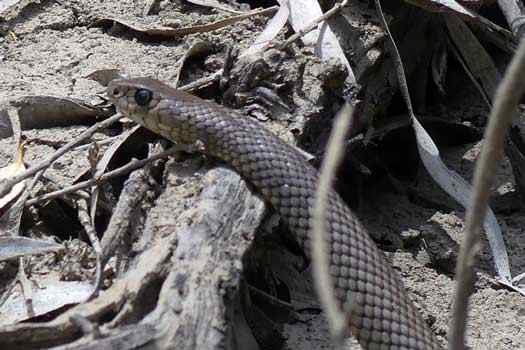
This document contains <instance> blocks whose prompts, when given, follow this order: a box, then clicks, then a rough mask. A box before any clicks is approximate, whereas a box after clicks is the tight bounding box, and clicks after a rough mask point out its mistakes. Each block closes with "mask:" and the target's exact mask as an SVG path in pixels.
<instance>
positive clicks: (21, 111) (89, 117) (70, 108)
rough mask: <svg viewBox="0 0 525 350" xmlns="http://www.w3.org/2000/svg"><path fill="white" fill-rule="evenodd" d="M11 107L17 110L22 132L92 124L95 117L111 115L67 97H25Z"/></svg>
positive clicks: (13, 102) (101, 109) (99, 108)
mask: <svg viewBox="0 0 525 350" xmlns="http://www.w3.org/2000/svg"><path fill="white" fill-rule="evenodd" d="M11 105H13V106H15V107H17V108H18V117H19V119H20V128H22V130H27V129H40V128H49V127H55V126H71V125H83V124H94V123H95V122H96V118H97V117H99V116H110V115H111V114H112V113H111V111H110V110H109V109H104V108H101V107H97V106H93V105H91V104H88V103H86V102H84V101H82V100H78V99H74V98H69V97H53V96H25V97H22V98H20V99H18V100H15V101H12V102H11Z"/></svg>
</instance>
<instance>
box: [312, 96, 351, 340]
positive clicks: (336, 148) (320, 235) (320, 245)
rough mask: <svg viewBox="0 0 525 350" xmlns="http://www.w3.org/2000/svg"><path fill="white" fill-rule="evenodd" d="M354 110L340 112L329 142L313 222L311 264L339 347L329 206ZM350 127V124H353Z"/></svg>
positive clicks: (341, 322)
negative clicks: (327, 230) (332, 273)
mask: <svg viewBox="0 0 525 350" xmlns="http://www.w3.org/2000/svg"><path fill="white" fill-rule="evenodd" d="M352 113H353V108H352V106H351V105H349V104H345V106H344V107H343V108H342V109H341V111H339V113H338V115H337V117H336V119H335V122H334V126H333V127H332V132H331V134H330V138H329V140H328V146H327V148H326V154H325V156H324V159H323V164H322V166H321V173H320V175H319V185H318V188H317V192H316V196H315V202H314V208H313V213H312V214H313V215H312V217H313V219H312V233H311V237H312V244H311V246H312V263H313V266H312V268H313V276H314V281H315V286H316V289H317V293H318V294H319V299H320V301H321V305H322V306H323V310H324V312H325V313H326V318H327V319H328V324H329V326H330V333H331V334H332V337H333V339H334V341H335V343H336V344H340V343H341V340H342V339H343V337H344V332H345V328H346V324H347V322H346V316H345V315H344V314H343V313H342V312H341V310H340V308H339V303H338V302H337V300H336V299H335V291H334V287H333V286H334V284H333V281H332V278H331V275H330V269H329V267H328V266H329V256H330V254H329V252H330V249H329V248H328V247H327V244H326V207H327V201H328V194H329V193H330V190H331V188H332V183H333V181H334V177H335V170H336V169H337V165H338V164H339V162H340V161H341V159H342V158H343V155H344V149H345V147H344V138H345V135H346V133H347V131H348V129H349V124H351V120H352ZM350 126H351V125H350Z"/></svg>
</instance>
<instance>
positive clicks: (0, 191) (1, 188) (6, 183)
mask: <svg viewBox="0 0 525 350" xmlns="http://www.w3.org/2000/svg"><path fill="white" fill-rule="evenodd" d="M121 117H122V116H121V115H120V114H119V113H117V114H115V115H113V116H111V117H109V118H108V119H106V120H103V121H101V122H99V123H96V124H95V125H93V126H91V127H90V128H88V129H87V130H85V131H84V132H83V133H81V134H80V136H79V137H77V138H76V139H75V140H72V141H70V142H68V143H67V144H65V145H64V146H63V147H60V148H59V149H58V150H57V151H56V152H55V153H53V155H51V157H49V158H48V159H46V160H44V161H42V162H40V163H38V164H36V165H34V166H32V167H30V168H29V169H27V170H26V171H24V172H22V173H20V174H18V175H16V176H13V177H12V178H10V179H7V180H3V181H0V197H2V196H5V195H6V194H7V193H8V192H9V191H10V190H11V187H13V186H14V185H15V184H17V183H19V182H20V181H22V180H25V179H27V178H29V177H31V176H33V175H35V174H36V173H38V172H40V171H43V170H45V169H46V168H47V167H49V166H50V165H51V164H53V162H54V161H55V160H57V159H58V158H60V157H61V156H63V155H64V154H65V153H66V152H67V151H69V150H70V149H72V148H73V147H75V146H77V145H78V144H79V143H80V142H82V141H84V140H85V139H87V138H90V137H91V136H92V135H93V134H94V133H95V132H97V131H98V130H99V129H102V128H105V127H107V126H109V125H111V124H113V123H114V122H116V121H117V120H119V119H120V118H121Z"/></svg>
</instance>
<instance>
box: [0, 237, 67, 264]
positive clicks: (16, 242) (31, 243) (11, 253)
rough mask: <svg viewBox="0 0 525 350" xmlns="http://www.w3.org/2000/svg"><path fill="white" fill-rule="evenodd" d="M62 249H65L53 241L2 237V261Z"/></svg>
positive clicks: (0, 246) (0, 249)
mask: <svg viewBox="0 0 525 350" xmlns="http://www.w3.org/2000/svg"><path fill="white" fill-rule="evenodd" d="M62 249H64V247H63V246H62V245H60V244H58V243H54V242H51V241H44V240H40V239H32V238H27V237H2V236H0V261H4V260H8V259H14V258H19V257H23V256H29V255H34V254H43V253H49V252H57V251H59V250H62Z"/></svg>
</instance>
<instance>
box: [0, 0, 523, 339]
mask: <svg viewBox="0 0 525 350" xmlns="http://www.w3.org/2000/svg"><path fill="white" fill-rule="evenodd" d="M64 3H66V5H63V4H61V3H60V2H58V1H42V2H41V3H40V4H34V5H29V6H28V7H27V8H26V9H25V10H23V11H22V12H21V13H18V14H16V15H15V16H14V19H10V22H9V23H10V27H9V29H10V31H12V33H14V34H15V35H11V34H9V33H10V32H7V31H6V32H5V35H3V36H1V37H0V86H1V88H0V103H2V104H3V103H6V102H8V101H12V100H15V99H17V98H19V97H22V96H26V95H52V96H68V97H76V98H80V99H82V100H85V101H88V102H101V101H102V100H101V98H100V97H98V96H97V94H99V93H102V92H103V91H104V87H102V86H101V85H99V84H98V83H96V82H94V81H92V80H89V79H87V78H85V77H86V76H87V75H88V74H90V73H92V72H94V71H96V70H99V69H110V68H116V69H120V70H121V71H124V72H126V73H127V74H128V75H129V76H151V77H156V78H158V79H160V80H164V81H167V82H172V81H173V77H174V76H175V74H176V69H177V67H176V64H175V63H176V62H177V60H178V59H179V58H180V57H182V56H183V54H184V53H185V52H186V50H187V48H188V47H190V46H191V45H192V44H193V43H195V42H198V41H209V42H213V43H214V47H215V51H216V53H214V54H213V55H212V56H210V57H209V58H207V59H206V61H205V62H204V63H203V64H202V65H203V66H204V67H205V68H204V69H205V70H207V71H208V72H212V71H214V70H215V69H217V68H220V64H217V62H219V63H221V62H222V59H223V57H224V54H225V49H226V46H227V45H232V44H233V45H235V47H237V48H239V49H240V50H241V51H242V49H244V48H246V47H248V46H249V44H250V43H251V42H252V41H253V39H254V38H255V36H256V35H257V33H259V32H260V31H261V30H262V29H263V28H264V26H265V23H266V22H267V18H266V17H253V18H249V19H246V20H243V21H241V22H238V23H236V24H234V25H232V26H229V27H227V28H225V29H221V30H217V31H214V32H210V33H201V34H191V35H187V36H185V37H183V38H180V39H173V40H164V41H155V42H148V41H145V40H141V39H140V38H133V37H131V36H129V35H120V34H119V32H118V31H117V32H116V33H111V32H108V31H107V30H105V29H102V28H98V27H91V26H90V25H89V24H90V23H92V22H93V18H95V17H96V16H104V17H116V18H119V19H123V20H127V21H130V22H138V23H144V22H146V23H154V24H157V25H165V24H167V23H168V24H169V23H174V22H175V23H178V24H179V25H180V26H186V25H188V26H189V25H194V24H196V23H207V22H209V21H213V20H216V19H218V18H222V17H227V16H228V14H224V13H220V12H217V11H213V10H202V9H201V8H198V7H193V6H189V5H181V2H179V1H174V2H162V5H161V10H160V12H159V13H158V14H155V15H150V16H147V17H144V16H143V7H144V3H145V1H139V2H137V1H117V0H111V1H95V0H93V1H90V0H82V1H80V0H77V1H68V2H64ZM376 23H377V22H376ZM371 35H372V34H371ZM298 51H300V52H297V53H296V54H297V55H299V56H301V55H304V50H303V51H301V50H298ZM296 59H304V60H305V62H311V61H312V59H311V58H304V57H302V56H301V57H299V58H296ZM313 61H315V60H313ZM308 64H309V63H308ZM312 64H313V65H315V64H318V63H316V62H313V63H312ZM202 65H201V67H200V68H199V69H203V68H202ZM306 71H307V73H308V74H310V73H311V72H312V71H314V70H309V68H308V69H306ZM309 72H310V73H309ZM201 73H202V72H197V73H194V72H193V70H192V68H189V69H188V73H187V75H183V83H189V82H191V81H193V80H195V79H198V78H200V77H202V76H203V74H201ZM204 75H205V74H204ZM316 79H317V78H316V77H315V76H314V77H306V78H305V81H306V82H307V83H311V84H315V83H316V81H317V80H316ZM307 88H308V87H307ZM311 89H312V90H315V89H318V87H315V86H312V87H311ZM453 100H454V101H452V102H451V103H450V104H449V105H448V106H447V108H448V109H449V110H453V111H454V114H455V115H456V116H457V115H462V116H471V117H472V119H473V118H478V117H479V118H481V117H480V116H483V115H485V116H486V115H487V113H488V110H486V109H485V108H484V107H480V106H483V104H482V102H481V100H480V98H479V97H478V96H477V92H476V90H475V89H474V88H473V87H471V86H469V83H468V82H467V81H465V88H464V91H463V93H462V94H461V95H460V96H458V95H455V96H454V98H453ZM293 121H296V120H293ZM299 124H300V123H299ZM268 125H269V127H270V128H272V129H273V130H276V131H278V132H279V131H282V132H281V134H282V135H281V136H283V137H285V138H287V139H292V140H293V136H291V135H292V134H293V133H291V132H290V131H289V130H290V128H291V125H293V123H290V122H289V121H284V122H282V121H268ZM85 128H86V127H85V126H70V127H53V128H46V129H34V130H25V131H24V135H25V136H27V137H28V138H29V139H38V140H43V141H45V142H39V143H34V144H31V145H30V147H29V148H28V151H27V154H26V156H25V161H26V163H27V164H28V165H31V164H34V163H36V162H38V161H40V160H42V159H44V158H45V157H47V156H48V155H49V154H51V153H52V152H54V151H55V150H56V144H63V143H65V142H68V141H70V140H73V139H74V138H75V137H77V136H78V135H79V133H81V132H82V131H83V130H85ZM106 137H107V135H104V134H102V133H99V134H97V135H96V136H95V139H103V138H106ZM320 144H323V142H320ZM307 146H308V145H307ZM414 147H415V145H414ZM14 148H15V145H14V140H13V138H12V137H10V138H5V139H2V140H0V165H1V166H3V165H6V164H8V163H9V162H10V161H11V159H12V156H13V153H14ZM307 148H308V147H307ZM479 149H480V143H479V142H475V143H467V144H461V145H459V146H440V151H441V154H442V157H443V160H444V162H445V163H446V164H447V165H448V166H449V167H450V168H452V169H454V170H455V171H456V172H458V173H459V174H460V175H462V176H463V177H464V178H465V179H467V180H469V181H471V179H472V174H473V169H474V163H475V160H476V158H477V155H478V153H479ZM309 151H310V152H312V149H309ZM87 166H88V161H87V157H86V151H85V150H83V151H74V152H69V153H67V154H66V155H65V156H64V157H62V158H60V159H59V160H58V161H57V162H56V163H55V164H54V165H53V166H52V167H51V168H50V169H49V170H48V172H49V173H50V174H53V175H54V176H56V178H57V179H61V180H62V181H63V184H64V185H65V184H67V183H70V182H71V181H72V180H73V179H74V177H75V176H76V175H77V174H78V173H79V172H80V171H81V170H83V169H85V168H86V167H87ZM413 167H417V169H415V172H414V173H415V174H416V175H415V176H414V177H413V178H412V179H410V180H409V181H402V182H401V185H399V183H398V186H397V187H399V186H400V187H401V188H402V190H399V188H398V189H394V188H392V186H391V185H389V184H388V182H387V184H386V185H385V183H384V182H383V184H382V185H377V186H373V189H370V188H369V189H366V190H363V193H362V195H361V199H362V200H361V201H360V204H359V206H356V210H357V213H358V215H359V217H360V218H361V219H362V221H363V223H364V224H365V226H366V227H367V228H368V229H369V231H370V232H371V233H372V236H373V237H374V239H376V240H378V241H379V243H380V246H382V247H384V248H387V251H385V254H386V255H387V257H388V258H389V259H390V260H391V262H392V264H393V265H394V266H395V268H396V269H397V270H398V271H399V273H400V274H401V276H402V278H403V280H404V282H405V286H406V287H407V289H408V291H409V292H410V294H411V296H412V298H413V300H414V301H415V302H416V303H417V305H418V306H419V307H420V308H421V311H422V313H423V315H424V317H425V319H426V320H428V323H429V324H430V325H431V327H432V329H433V330H434V331H435V332H436V334H438V335H439V336H440V337H441V339H444V338H445V337H446V334H447V329H448V327H449V320H450V310H451V300H452V296H453V291H454V286H455V283H454V269H453V264H454V259H453V258H450V257H448V256H446V257H443V256H442V255H445V254H446V253H447V252H450V251H451V252H452V253H451V255H452V256H454V255H455V253H456V252H457V249H458V248H457V245H458V244H459V243H460V241H461V238H462V232H463V228H464V215H465V210H464V209H463V208H462V207H460V206H459V205H458V204H457V203H456V202H454V200H453V199H451V198H450V197H448V196H447V195H446V194H445V193H444V192H443V191H442V190H441V189H440V188H439V187H438V186H437V185H436V184H435V183H434V182H433V181H432V180H431V178H430V177H429V176H428V174H427V173H426V171H425V170H424V168H423V167H422V165H421V164H420V163H419V162H418V163H415V164H414V165H413ZM514 183H515V182H514V178H513V173H512V168H511V166H510V163H509V162H508V160H505V161H504V162H503V164H502V165H501V166H500V167H499V170H498V173H497V174H496V184H495V185H494V196H493V207H494V209H495V211H496V216H497V219H498V222H499V224H500V225H501V227H502V230H503V234H504V239H505V243H506V245H507V249H508V254H509V258H510V264H511V270H512V272H513V275H518V274H520V273H522V272H524V271H525V238H524V237H525V235H524V234H523V227H525V216H524V215H523V211H522V210H521V209H520V206H519V205H518V204H516V202H515V200H516V198H515V197H516V195H515V194H516V192H515V186H514ZM367 186H368V187H370V185H367ZM509 208H510V209H509ZM435 232H438V233H439V234H440V235H446V236H448V238H447V239H445V241H446V242H445V243H444V244H443V247H441V249H439V248H438V252H437V253H436V255H437V256H438V258H441V259H442V260H441V261H440V264H438V263H436V262H432V261H431V260H432V257H429V254H430V253H428V250H429V249H427V248H425V244H426V245H432V244H433V243H434V242H435V240H436V238H435ZM407 236H411V237H412V238H413V240H415V242H416V243H410V242H411V241H410V238H406V237H407ZM414 237H415V238H414ZM427 239H428V242H426V240H427ZM407 242H408V243H407ZM422 242H423V243H422ZM444 251H446V252H444ZM479 258H480V259H479V262H478V264H477V276H478V280H477V282H476V286H475V289H474V293H473V295H472V297H471V304H470V313H469V320H468V331H467V332H468V345H469V346H471V347H472V348H473V349H525V327H524V326H523V325H524V324H525V301H524V298H523V296H522V295H520V294H519V293H517V292H514V291H511V290H508V289H506V288H504V287H502V286H501V285H499V284H498V283H497V282H495V280H494V271H493V268H492V259H491V254H490V250H489V249H488V245H487V243H486V240H483V247H482V251H481V254H480V257H479ZM50 263H51V262H50ZM301 319H302V320H303V321H301V322H295V323H291V324H285V326H284V334H285V336H286V338H287V343H286V346H287V348H289V349H323V348H331V345H330V342H329V337H328V333H327V326H326V323H325V321H324V318H323V317H322V315H320V314H318V313H315V312H313V313H311V312H302V315H301ZM350 343H351V345H350V348H351V349H358V348H359V345H357V343H356V342H355V341H350Z"/></svg>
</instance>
